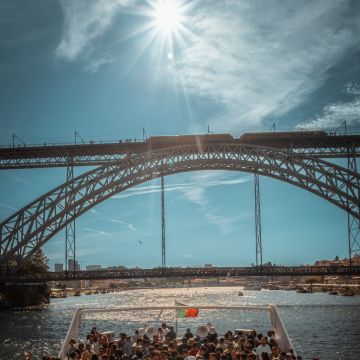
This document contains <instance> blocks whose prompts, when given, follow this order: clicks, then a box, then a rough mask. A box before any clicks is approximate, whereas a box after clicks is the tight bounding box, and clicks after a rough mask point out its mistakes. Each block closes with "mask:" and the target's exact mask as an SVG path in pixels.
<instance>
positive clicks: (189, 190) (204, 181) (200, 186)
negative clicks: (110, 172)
mask: <svg viewBox="0 0 360 360" xmlns="http://www.w3.org/2000/svg"><path fill="white" fill-rule="evenodd" d="M223 176H224V173H223V172H215V173H214V172H210V171H202V172H201V174H198V175H196V176H194V177H193V180H194V181H190V182H187V183H176V184H170V185H165V192H169V191H181V192H182V193H183V194H184V197H185V198H186V199H187V200H189V201H191V202H194V203H197V204H205V203H206V201H207V200H206V198H205V188H209V187H216V186H228V185H237V184H243V183H246V182H248V181H252V177H250V176H243V177H239V178H236V179H231V180H226V179H222V177H223ZM160 191H161V187H160V185H150V186H137V187H134V188H131V189H128V190H126V192H124V193H121V194H117V195H114V196H112V199H124V198H128V197H132V196H141V195H146V194H151V193H158V192H160ZM110 221H112V222H120V223H123V222H121V220H113V219H112V220H110Z"/></svg>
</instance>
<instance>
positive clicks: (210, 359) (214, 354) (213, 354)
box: [209, 352, 216, 360]
mask: <svg viewBox="0 0 360 360" xmlns="http://www.w3.org/2000/svg"><path fill="white" fill-rule="evenodd" d="M209 360H216V353H214V352H211V353H210V354H209Z"/></svg>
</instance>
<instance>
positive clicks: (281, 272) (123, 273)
mask: <svg viewBox="0 0 360 360" xmlns="http://www.w3.org/2000/svg"><path fill="white" fill-rule="evenodd" d="M315 275H323V276H329V275H335V276H349V275H360V266H353V267H352V268H350V266H265V265H264V266H263V267H262V268H260V267H257V266H249V267H211V268H199V267H197V268H191V267H190V268H188V267H185V268H179V267H176V268H154V269H139V268H137V269H124V270H93V271H76V272H67V271H64V272H47V273H44V274H31V273H28V274H17V273H7V274H3V276H2V277H1V274H0V282H2V281H4V282H5V281H11V282H21V283H26V282H28V283H29V282H31V283H34V282H44V281H67V280H101V279H136V278H138V279H139V278H140V279H141V278H142V279H144V278H159V277H166V278H169V277H218V276H271V277H273V276H315Z"/></svg>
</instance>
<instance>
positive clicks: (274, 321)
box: [58, 305, 296, 360]
mask: <svg viewBox="0 0 360 360" xmlns="http://www.w3.org/2000/svg"><path fill="white" fill-rule="evenodd" d="M189 308H197V309H198V310H199V312H202V311H205V310H210V311H211V310H219V311H223V312H224V310H225V311H229V313H230V312H231V311H235V312H238V313H239V315H241V316H243V315H242V314H248V313H250V312H252V315H254V314H255V315H258V316H259V317H261V318H262V319H263V318H264V317H263V313H264V312H268V315H269V320H270V322H269V323H270V324H271V327H272V328H271V329H268V330H272V331H274V334H275V336H274V338H275V341H276V342H277V343H278V345H279V347H280V349H283V350H284V351H287V350H288V349H293V350H294V354H295V355H296V352H295V349H294V346H293V344H292V342H291V339H290V338H289V335H288V333H287V330H286V328H285V326H284V324H283V321H282V319H281V317H280V315H279V312H278V310H277V308H276V306H275V305H248V306H198V305H191V306H190V305H186V306H148V307H111V308H78V309H76V310H75V312H74V314H73V317H72V320H71V323H70V326H69V329H68V331H67V334H66V337H65V339H64V340H63V342H62V346H61V349H60V352H59V355H58V357H59V358H60V359H61V360H66V359H67V357H66V353H67V350H68V344H69V340H70V339H71V338H75V339H77V338H78V337H79V332H80V328H81V322H82V320H83V319H84V318H85V316H86V315H89V316H91V317H93V316H94V314H96V313H97V314H101V317H104V316H105V314H104V313H114V314H116V313H124V312H125V313H126V314H127V315H129V313H130V312H134V314H136V312H138V314H139V312H140V313H141V314H142V315H141V317H139V315H138V317H134V320H135V321H137V322H139V321H140V319H143V314H144V312H146V311H149V312H151V313H154V311H157V312H158V314H159V315H158V316H157V320H158V319H159V317H160V315H161V314H162V313H163V312H164V311H169V310H173V311H174V317H175V314H176V312H177V311H179V310H186V309H189ZM207 320H209V319H207ZM198 321H199V320H198ZM176 324H177V322H176ZM238 325H241V324H238ZM200 327H204V325H200ZM238 327H239V326H238ZM107 330H108V329H107ZM233 330H234V331H235V332H236V331H237V330H238V329H236V328H234V329H233ZM242 331H243V332H246V331H251V329H242ZM103 334H112V335H113V334H114V332H113V331H106V332H105V333H103Z"/></svg>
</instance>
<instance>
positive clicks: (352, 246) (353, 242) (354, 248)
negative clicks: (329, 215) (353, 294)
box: [348, 151, 360, 266]
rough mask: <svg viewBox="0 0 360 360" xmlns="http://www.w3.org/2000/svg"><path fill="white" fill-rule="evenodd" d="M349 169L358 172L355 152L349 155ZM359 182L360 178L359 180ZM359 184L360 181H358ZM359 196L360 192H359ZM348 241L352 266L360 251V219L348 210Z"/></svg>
mask: <svg viewBox="0 0 360 360" xmlns="http://www.w3.org/2000/svg"><path fill="white" fill-rule="evenodd" d="M348 170H349V171H350V172H355V173H357V164H356V156H355V152H352V153H350V151H349V156H348ZM357 181H358V182H359V179H358V180H357ZM358 185H359V183H358ZM357 196H358V198H359V192H358V193H357ZM357 210H358V211H360V209H359V208H358V209H357ZM348 241H349V259H350V266H352V257H353V255H354V254H355V253H357V252H360V219H359V218H357V217H355V216H353V215H351V214H350V213H349V212H348Z"/></svg>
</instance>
